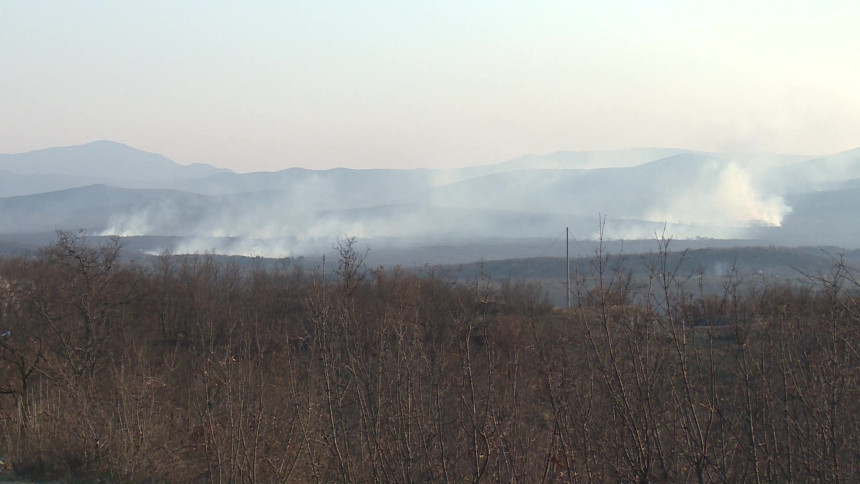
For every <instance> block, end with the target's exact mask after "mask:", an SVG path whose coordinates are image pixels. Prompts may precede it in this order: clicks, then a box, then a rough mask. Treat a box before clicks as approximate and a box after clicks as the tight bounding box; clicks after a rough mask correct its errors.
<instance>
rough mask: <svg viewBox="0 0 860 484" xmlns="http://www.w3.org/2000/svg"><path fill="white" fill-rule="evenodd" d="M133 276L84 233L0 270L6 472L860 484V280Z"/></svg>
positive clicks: (616, 274) (207, 270) (655, 266)
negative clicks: (556, 287)
mask: <svg viewBox="0 0 860 484" xmlns="http://www.w3.org/2000/svg"><path fill="white" fill-rule="evenodd" d="M339 249H340V250H339V252H340V260H339V261H338V265H337V269H336V270H335V271H334V274H321V273H304V272H302V271H301V270H300V269H298V268H293V267H289V266H286V265H285V266H283V267H271V266H268V267H265V268H263V267H251V268H240V267H239V266H237V265H232V264H229V263H219V262H216V260H215V259H214V258H213V257H211V256H198V257H183V258H177V257H171V256H169V255H165V256H162V257H161V258H159V259H158V260H157V261H156V262H155V263H153V264H151V265H137V264H134V263H120V262H119V261H118V259H117V255H118V254H119V251H120V247H119V245H118V244H108V245H105V246H91V245H88V243H87V241H86V240H84V239H81V238H79V237H77V236H74V235H73V234H68V233H61V234H60V237H59V239H58V241H57V242H56V243H55V244H53V245H52V246H51V247H48V248H46V249H45V250H43V251H42V252H41V253H40V254H39V255H38V256H36V257H29V258H5V259H2V260H0V276H2V281H0V292H2V304H0V310H2V318H0V456H2V457H3V458H4V459H5V461H6V462H8V463H9V464H10V465H11V466H13V467H14V469H15V470H16V471H17V472H19V473H30V474H33V475H37V476H48V477H50V476H53V477H64V478H68V477H70V476H75V477H79V478H95V477H100V478H105V479H108V480H111V481H173V482H180V481H181V482H188V481H235V482H277V481H289V482H332V481H340V482H372V481H373V482H395V481H396V482H401V481H403V482H411V481H435V482H439V481H446V482H447V481H463V480H464V479H465V480H470V481H473V482H478V481H510V482H536V481H544V482H592V481H597V482H619V481H624V482H634V481H635V482H667V481H669V482H690V481H693V482H695V481H698V482H747V481H770V482H781V481H803V482H840V481H844V482H853V481H856V480H857V479H858V475H857V469H860V443H858V440H857V439H856V436H857V435H858V434H860V394H858V393H860V390H858V385H857V378H858V376H860V373H858V372H859V371H860V355H858V348H860V306H858V304H857V299H856V296H857V291H856V289H857V281H856V280H855V278H854V272H853V271H852V270H851V269H850V268H849V267H847V266H846V265H845V264H838V263H837V264H836V265H835V266H834V268H833V271H832V272H830V273H828V274H825V275H822V276H821V277H816V278H812V279H810V282H811V283H812V284H807V285H804V286H782V285H772V284H768V285H763V284H762V285H758V284H752V285H743V286H742V285H740V284H739V281H738V280H737V279H735V278H734V277H733V276H732V275H731V274H729V275H728V276H727V277H726V279H725V280H724V285H723V291H721V292H720V293H719V294H717V295H714V294H707V295H702V294H700V293H699V285H698V283H697V279H696V277H695V276H693V277H690V276H689V274H687V273H684V272H683V269H679V267H682V266H680V265H679V262H678V259H677V258H675V257H670V256H669V252H668V242H667V241H661V243H660V250H659V251H658V252H657V253H655V254H653V255H652V256H651V258H650V267H651V268H652V269H651V272H650V274H649V277H646V278H644V279H641V278H632V277H630V275H629V274H628V273H626V272H625V271H624V270H623V269H620V267H621V266H618V265H616V264H615V258H613V257H612V256H609V255H607V254H604V253H599V254H598V255H597V256H596V257H595V258H594V259H593V260H592V261H591V264H590V266H589V268H588V271H583V277H581V278H579V279H578V280H577V284H576V287H575V294H574V296H575V297H574V308H572V309H570V310H555V309H553V308H551V307H550V306H549V305H548V304H546V303H545V302H544V298H543V295H542V292H541V290H540V288H538V287H535V286H532V285H529V284H525V283H515V282H509V281H501V282H500V283H498V284H494V283H493V282H492V281H491V280H490V279H489V278H488V277H485V276H483V275H481V274H479V275H478V276H477V277H475V278H474V279H471V280H468V281H459V282H458V281H454V280H450V279H446V278H445V277H441V276H438V275H434V274H433V273H429V272H428V273H425V274H420V275H415V274H409V273H405V272H401V271H399V270H396V269H394V270H388V271H383V270H377V271H368V270H366V269H365V268H364V266H363V265H362V253H361V252H360V251H356V246H355V244H354V243H353V241H350V240H347V241H344V242H343V243H342V244H341V245H340V246H339Z"/></svg>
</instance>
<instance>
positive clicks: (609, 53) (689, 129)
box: [0, 0, 860, 172]
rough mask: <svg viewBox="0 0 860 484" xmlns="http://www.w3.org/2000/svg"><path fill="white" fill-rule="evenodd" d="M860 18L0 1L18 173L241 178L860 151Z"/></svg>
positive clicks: (700, 10)
mask: <svg viewBox="0 0 860 484" xmlns="http://www.w3.org/2000/svg"><path fill="white" fill-rule="evenodd" d="M858 47H860V2H856V1H826V0H824V1H819V2H808V1H804V2H800V1H791V0H787V1H781V2H772V1H759V0H747V1H743V2H741V1H737V2H735V1H721V2H698V1H690V0H687V1H648V2H645V1H613V0H608V1H599V2H595V1H590V2H584V1H583V2H580V1H541V0H530V1H505V0H494V1H483V0H459V1H445V0H440V1H423V2H413V1H406V0H399V1H374V0H369V1H363V2H355V1H340V0H331V1H323V0H319V1H290V0H280V1H245V2H236V1H230V2H228V1H219V0H210V1H182V0H170V1H158V0H155V1H135V0H124V1H76V0H59V1H42V0H32V1H30V0H20V1H17V0H0V65H2V68H0V153H18V152H25V151H30V150H34V149H40V148H45V147H49V146H65V145H76V144H83V143H87V142H90V141H95V140H99V139H110V140H114V141H118V142H122V143H125V144H128V145H131V146H134V147H136V148H139V149H143V150H146V151H151V152H156V153H160V154H163V155H165V156H167V157H168V158H171V159H172V160H174V161H176V162H179V163H183V164H188V163H195V162H201V163H210V164H213V165H215V166H219V167H226V168H231V169H233V170H235V171H239V172H248V171H263V170H265V171H271V170H279V169H284V168H288V167H293V166H301V167H306V168H315V169H324V168H331V167H339V166H340V167H351V168H415V167H430V168H450V167H457V166H466V165H478V164H487V163H494V162H501V161H504V160H507V159H510V158H514V157H516V156H520V155H525V154H544V153H552V152H556V151H563V150H574V151H582V150H605V149H623V148H635V147H673V148H687V149H694V150H704V151H721V152H767V153H792V154H809V155H817V154H822V155H823V154H831V153H836V152H839V151H843V150H847V149H851V148H855V147H858V146H860V62H858V55H860V54H858Z"/></svg>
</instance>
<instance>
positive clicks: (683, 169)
mask: <svg viewBox="0 0 860 484" xmlns="http://www.w3.org/2000/svg"><path fill="white" fill-rule="evenodd" d="M0 170H2V171H0V195H6V196H4V197H0V239H2V238H9V237H12V236H15V237H17V236H23V234H28V233H46V232H51V231H53V230H55V229H58V228H62V229H67V230H77V229H80V228H85V229H87V230H88V231H89V233H91V234H103V235H108V234H115V235H121V236H129V237H130V236H138V237H144V238H145V237H156V238H158V239H157V240H162V241H163V240H171V241H174V240H175V238H176V237H181V238H183V240H184V242H183V243H181V244H178V245H177V246H176V247H177V249H176V250H207V249H211V248H217V249H219V250H230V251H243V250H251V251H254V253H261V254H263V255H265V254H293V253H296V251H306V250H311V248H313V247H317V248H319V247H323V248H330V247H331V244H332V241H333V240H335V239H336V238H337V237H342V236H344V235H355V236H358V237H362V238H368V239H377V240H385V241H386V242H385V243H386V244H387V245H389V246H393V245H396V244H397V243H403V244H410V245H411V246H419V245H421V244H431V243H432V244H434V245H435V246H436V247H443V246H445V247H447V246H463V247H465V246H466V245H464V244H467V245H469V247H472V248H473V249H474V248H475V247H480V246H482V245H486V241H488V240H494V241H515V240H525V239H540V238H541V237H546V236H547V234H557V233H558V231H559V230H562V229H563V228H564V227H570V229H571V232H570V233H571V236H572V237H574V238H578V239H580V240H583V239H591V238H594V237H595V236H597V234H598V232H599V228H598V223H597V220H598V216H599V215H603V216H606V217H607V222H606V231H605V233H604V236H605V237H607V238H609V239H626V240H630V239H652V238H653V237H654V236H655V233H661V232H662V231H663V230H664V228H665V230H666V233H667V235H670V236H673V237H675V238H678V239H691V240H696V239H697V238H708V239H721V240H728V239H732V240H736V239H749V240H759V241H765V242H767V243H775V244H781V243H784V242H785V243H788V242H791V243H816V244H818V243H820V244H833V243H838V244H840V245H844V246H846V247H854V246H860V229H857V230H855V229H854V227H858V226H860V216H857V215H856V214H855V213H854V212H856V210H855V207H858V206H860V150H853V151H848V152H843V153H838V154H836V155H832V156H827V157H817V158H810V157H803V156H792V155H755V154H747V155H738V154H731V153H706V152H696V151H689V150H679V149H661V148H649V149H641V150H619V151H611V152H559V153H554V154H550V155H546V156H526V157H520V158H515V159H513V160H510V161H507V162H504V163H498V164H496V165H487V166H475V167H467V168H461V169H455V170H433V169H416V170H376V169H368V170H353V169H345V168H338V169H331V170H308V169H303V168H290V169H286V170H281V171H276V172H258V173H234V172H231V171H229V170H220V169H217V168H214V167H211V166H208V165H191V166H184V165H180V164H177V163H174V162H173V161H171V160H168V159H167V158H165V157H163V156H161V155H157V154H153V153H147V152H144V151H140V150H136V149H134V148H130V147H128V146H125V145H121V144H119V143H113V142H107V141H102V142H96V143H90V144H88V145H82V146H76V147H64V148H50V149H46V150H38V151H34V152H30V153H23V154H19V155H0ZM11 195H15V196H11ZM16 240H17V239H16ZM141 240H143V239H141ZM153 240H156V239H153ZM467 240H471V241H472V242H467ZM474 241H481V242H480V243H477V242H474ZM171 243H173V242H171ZM499 243H502V242H499ZM504 243H508V244H510V243H514V242H504ZM504 243H502V244H503V245H504ZM514 244H515V245H516V246H521V245H519V244H520V242H516V243H514ZM153 250H155V251H157V247H155V248H153ZM470 250H472V249H470ZM449 259H450V257H449Z"/></svg>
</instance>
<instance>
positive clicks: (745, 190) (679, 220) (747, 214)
mask: <svg viewBox="0 0 860 484" xmlns="http://www.w3.org/2000/svg"><path fill="white" fill-rule="evenodd" d="M790 212H791V208H790V207H789V206H788V205H786V203H785V201H784V200H783V198H782V197H780V196H778V195H769V194H766V193H763V192H762V191H761V190H760V189H759V188H757V187H756V184H755V182H754V177H753V176H752V174H751V172H750V171H748V170H745V169H744V168H742V167H741V166H740V165H738V164H737V163H728V164H721V163H717V162H713V163H709V164H707V165H706V166H704V168H703V169H702V171H701V172H700V174H699V177H698V178H697V179H695V180H692V181H691V182H690V183H689V184H687V185H686V186H675V187H667V189H666V197H665V198H664V199H663V200H661V201H660V203H658V204H656V205H655V206H653V207H652V208H651V210H650V211H649V212H647V214H646V217H647V218H648V219H650V220H661V221H666V222H670V223H676V224H689V225H697V226H703V225H704V226H707V225H711V226H724V227H748V226H752V225H766V226H774V227H778V226H780V225H781V224H782V220H783V217H785V215H786V214H788V213H790Z"/></svg>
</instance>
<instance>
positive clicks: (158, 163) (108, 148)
mask: <svg viewBox="0 0 860 484" xmlns="http://www.w3.org/2000/svg"><path fill="white" fill-rule="evenodd" d="M0 170H3V171H6V172H12V173H16V174H20V175H65V176H71V177H88V178H98V179H114V180H152V181H155V180H172V179H184V178H199V177H204V176H211V175H215V174H218V173H228V172H230V170H226V169H222V168H215V167H214V166H211V165H207V164H202V163H195V164H192V165H180V164H178V163H175V162H173V161H171V160H170V159H168V158H167V157H165V156H162V155H159V154H156V153H149V152H146V151H142V150H138V149H136V148H132V147H130V146H127V145H124V144H122V143H117V142H115V141H107V140H101V141H93V142H92V143H87V144H84V145H77V146H62V147H55V148H45V149H41V150H34V151H29V152H27V153H18V154H0Z"/></svg>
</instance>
